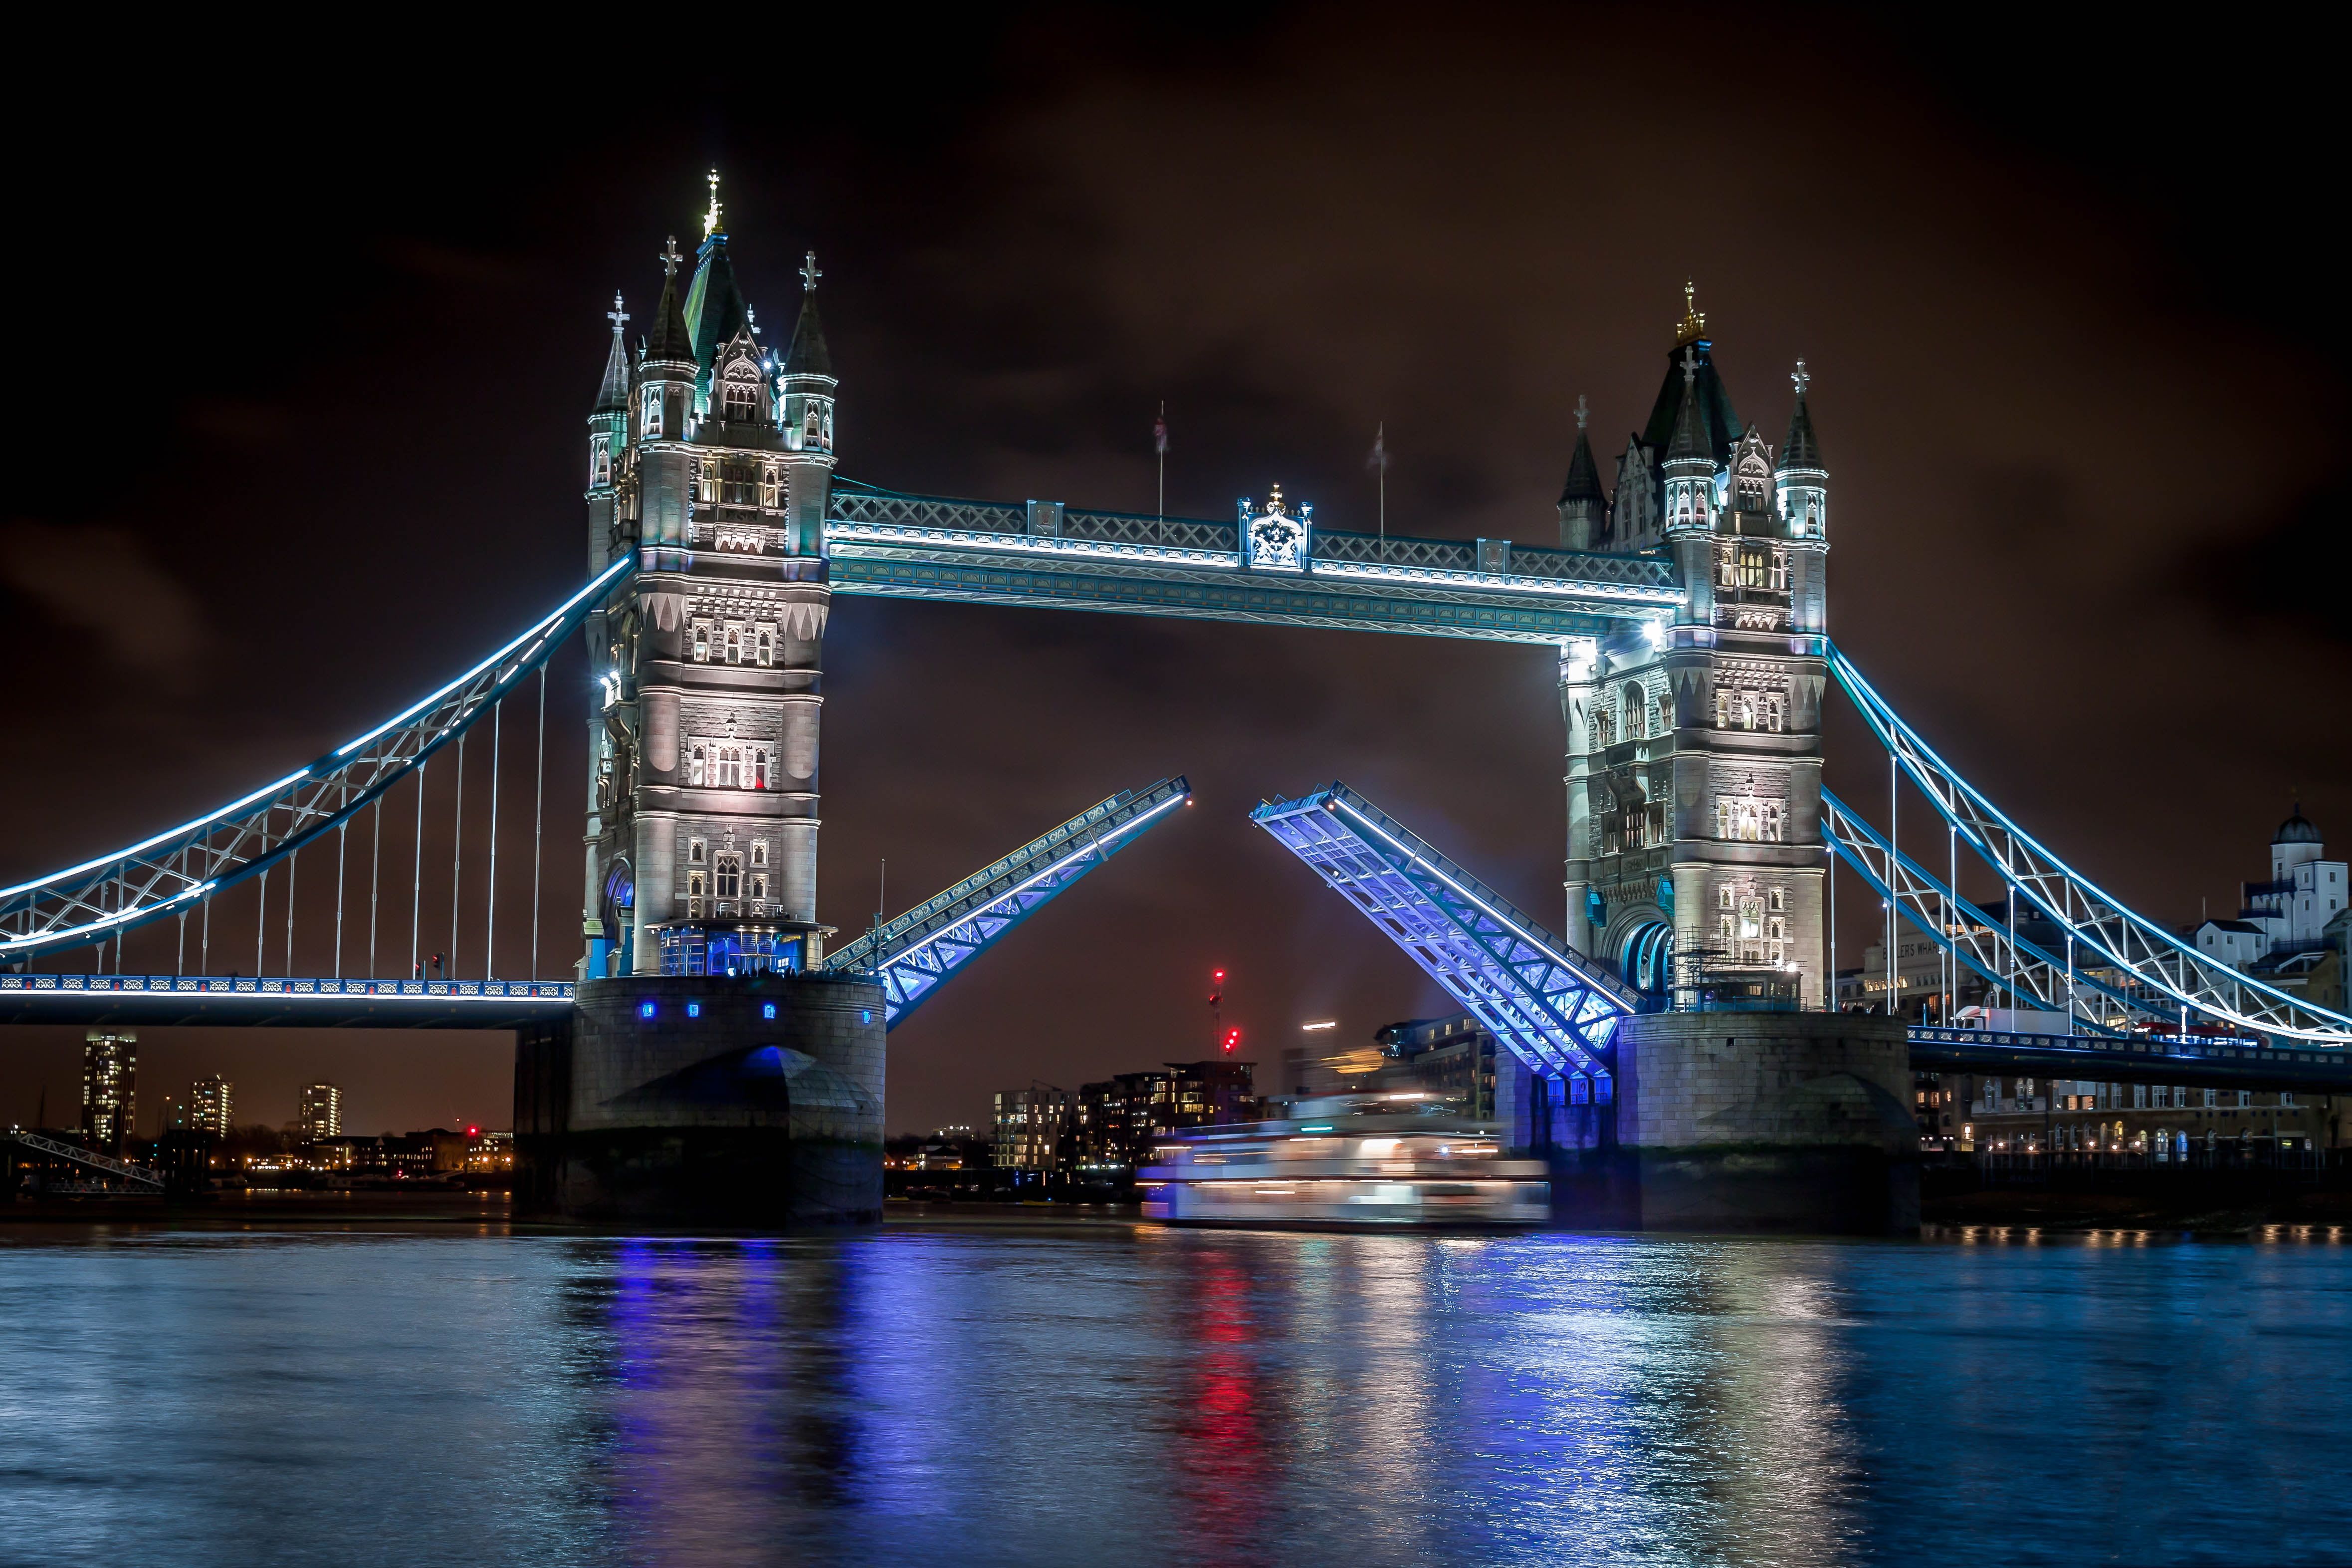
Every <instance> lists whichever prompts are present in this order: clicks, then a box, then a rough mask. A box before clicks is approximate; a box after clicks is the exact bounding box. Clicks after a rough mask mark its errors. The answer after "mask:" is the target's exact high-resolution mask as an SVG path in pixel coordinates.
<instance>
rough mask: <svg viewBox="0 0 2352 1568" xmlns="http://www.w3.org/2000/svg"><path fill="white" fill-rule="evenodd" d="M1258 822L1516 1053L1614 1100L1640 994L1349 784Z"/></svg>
mask: <svg viewBox="0 0 2352 1568" xmlns="http://www.w3.org/2000/svg"><path fill="white" fill-rule="evenodd" d="M1250 820H1251V821H1253V822H1255V823H1256V824H1257V825H1258V826H1261V827H1263V828H1265V830H1266V832H1267V833H1269V834H1271V835H1272V836H1273V837H1274V838H1275V840H1276V842H1277V843H1279V844H1281V845H1282V847H1284V848H1286V849H1288V850H1289V851H1290V852H1291V853H1292V854H1294V855H1296V856H1297V857H1298V858H1299V859H1301V860H1303V861H1305V862H1306V863H1307V866H1308V868H1311V869H1312V870H1313V871H1314V872H1315V873H1316V874H1317V875H1318V876H1319V877H1321V878H1322V879H1323V880H1324V882H1325V884H1326V885H1327V886H1328V887H1329V888H1331V889H1332V890H1333V891H1335V892H1337V893H1339V895H1340V896H1341V897H1342V898H1345V899H1346V900H1348V901H1349V902H1350V903H1352V904H1354V905H1355V906H1356V907H1357V908H1358V909H1359V910H1362V911H1363V913H1364V914H1365V916H1366V917H1367V918H1369V919H1370V921H1371V922H1372V924H1373V925H1374V926H1376V927H1378V928H1379V929H1380V931H1381V932H1382V934H1384V935H1386V936H1387V937H1388V938H1389V939H1390V940H1391V941H1392V942H1395V943H1396V944H1397V945H1398V946H1399V947H1401V948H1402V949H1403V950H1404V952H1405V953H1406V955H1407V956H1409V957H1410V958H1412V961H1413V962H1414V963H1416V964H1418V965H1420V966H1421V968H1422V970H1423V972H1424V973H1427V974H1428V975H1429V977H1430V978H1431V979H1433V980H1434V981H1436V982H1437V983H1438V984H1440V985H1442V986H1444V988H1445V990H1446V992H1447V994H1450V995H1452V996H1453V997H1454V1000H1455V1001H1457V1002H1459V1003H1461V1004H1462V1005H1463V1006H1464V1007H1465V1009H1467V1010H1468V1011H1469V1012H1470V1014H1471V1015H1472V1016H1475V1017H1476V1018H1477V1020H1478V1021H1479V1022H1480V1023H1481V1024H1483V1025H1485V1026H1486V1028H1487V1029H1488V1030H1489V1031H1490V1032H1491V1033H1492V1034H1493V1035H1494V1036H1495V1037H1496V1039H1497V1040H1500V1041H1501V1042H1502V1043H1503V1044H1504V1046H1505V1047H1507V1048H1508V1049H1509V1050H1510V1051H1511V1053H1512V1054H1513V1055H1514V1056H1516V1057H1517V1058H1519V1059H1520V1060H1521V1061H1522V1062H1525V1063H1526V1064H1527V1065H1528V1068H1531V1069H1533V1070H1534V1071H1536V1072H1538V1073H1540V1074H1542V1075H1543V1076H1544V1077H1546V1078H1548V1079H1566V1080H1568V1081H1569V1083H1570V1087H1571V1089H1572V1091H1574V1092H1572V1093H1571V1095H1570V1100H1572V1101H1573V1100H1580V1099H1582V1098H1584V1095H1585V1092H1586V1091H1587V1090H1589V1091H1590V1094H1591V1098H1592V1099H1594V1100H1606V1099H1608V1098H1610V1095H1611V1088H1610V1080H1611V1075H1612V1071H1613V1064H1614V1061H1615V1059H1616V1058H1615V1047H1614V1039H1615V1033H1616V1028H1617V1025H1618V1022H1619V1021H1620V1020H1621V1019H1622V1018H1625V1017H1627V1016H1630V1015H1632V1014H1633V1012H1634V1011H1636V1008H1637V1004H1638V998H1637V997H1636V996H1635V994H1633V992H1632V991H1631V990H1629V989H1628V988H1627V987H1626V986H1625V985H1624V984H1623V983H1622V982H1621V981H1619V980H1617V979H1616V978H1615V977H1614V976H1612V975H1610V974H1607V973H1603V972H1602V971H1601V969H1600V968H1599V967H1598V966H1597V965H1594V964H1592V963H1591V961H1590V960H1587V959H1585V958H1583V957H1581V956H1580V955H1578V954H1575V953H1572V952H1570V951H1569V949H1568V944H1567V943H1566V942H1562V941H1560V940H1559V938H1558V937H1556V936H1554V935H1552V934H1551V933H1550V932H1549V931H1545V930H1544V929H1543V928H1542V927H1540V926H1538V925H1537V924H1536V923H1535V922H1534V921H1531V920H1529V919H1528V917H1527V916H1526V915H1525V914H1523V913H1521V912H1520V911H1519V910H1517V909H1515V908H1513V907H1512V906H1511V904H1510V902H1509V901H1508V900H1506V899H1504V898H1503V897H1502V896H1501V895H1500V894H1498V893H1496V891H1495V890H1494V889H1491V888H1489V887H1487V886H1486V884H1485V883H1483V882H1481V881H1480V880H1479V879H1476V878H1475V877H1473V876H1471V875H1470V874H1469V873H1468V872H1467V871H1465V870H1464V869H1463V868H1461V867H1460V866H1458V865H1456V864H1454V862H1453V861H1452V860H1449V859H1447V858H1445V857H1444V855H1441V854H1439V853H1438V852H1437V851H1436V850H1435V849H1434V848H1433V847H1431V846H1430V845H1429V844H1428V843H1427V842H1426V841H1424V840H1423V839H1422V838H1420V837H1417V836H1416V835H1414V834H1413V833H1412V831H1411V830H1410V829H1408V828H1406V827H1405V826H1403V825H1402V824H1401V823H1399V822H1397V821H1396V820H1395V819H1394V818H1393V817H1391V816H1388V814H1387V813H1385V812H1383V811H1381V809H1380V808H1379V807H1378V806H1376V805H1372V803H1371V802H1370V801H1368V800H1366V799H1365V798H1364V797H1363V796H1361V795H1358V794H1357V793H1356V792H1355V791H1353V790H1351V789H1349V787H1348V786H1347V785H1345V784H1332V785H1330V786H1329V787H1328V788H1327V789H1322V790H1318V791H1316V792H1315V793H1314V794H1312V795H1305V796H1302V797H1300V798H1299V799H1297V800H1281V801H1273V802H1269V803H1268V804H1266V805H1261V806H1259V807H1258V808H1257V810H1255V811H1254V812H1252V813H1251V814H1250Z"/></svg>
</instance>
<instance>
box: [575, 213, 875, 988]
mask: <svg viewBox="0 0 2352 1568" xmlns="http://www.w3.org/2000/svg"><path fill="white" fill-rule="evenodd" d="M718 189H719V186H718V175H717V174H712V175H711V197H710V207H709V213H708V214H707V215H706V216H705V217H704V219H703V234H702V243H701V246H700V247H699V248H698V250H697V251H696V252H695V253H694V271H693V275H692V277H691V278H690V279H682V278H680V277H679V276H678V273H679V268H680V267H681V265H682V264H683V263H684V262H685V261H686V260H687V258H686V257H685V256H683V255H681V254H679V252H678V249H677V242H676V241H675V240H672V241H671V242H670V244H669V245H668V246H667V247H665V254H664V257H663V263H664V269H665V274H666V275H665V277H664V279H663V283H662V291H661V299H660V300H659V302H658V303H657V304H656V306H655V307H654V311H653V321H652V322H651V330H650V331H649V332H648V333H647V334H646V336H644V337H643V338H641V339H639V340H638V341H637V342H635V344H632V343H631V342H629V340H628V338H627V336H626V335H625V331H624V327H625V323H626V322H627V321H628V320H629V317H628V314H627V312H626V311H625V310H622V309H621V308H620V301H619V300H618V299H617V298H616V299H615V300H614V310H612V312H611V320H612V323H613V336H612V342H611V345H610V352H609V353H608V354H607V355H606V359H605V366H604V379H603V382H602V384H601V385H600V386H599V388H598V391H597V395H596V400H595V405H594V407H593V411H592V412H591V414H590V415H589V418H588V453H587V458H588V472H587V481H588V489H587V499H588V541H587V542H588V559H589V563H590V565H591V567H592V569H593V570H597V571H602V570H604V568H605V567H607V566H608V565H610V564H611V563H614V562H616V561H620V560H623V559H625V558H627V557H630V556H633V555H634V556H636V557H637V558H638V560H639V562H640V566H639V570H638V572H637V574H636V577H635V581H634V582H632V583H631V584H629V585H628V586H627V587H625V589H624V590H623V591H622V592H621V593H620V594H619V595H616V596H615V597H614V600H613V601H612V603H611V604H610V605H607V606H606V607H604V609H602V610H600V611H598V612H597V613H596V614H595V615H594V616H592V617H591V618H590V621H589V626H588V629H587V642H588V646H589V647H590V648H591V649H592V650H593V653H592V657H593V663H594V677H595V679H596V680H597V681H598V682H599V683H600V685H601V686H602V688H603V690H604V697H603V700H602V703H601V704H600V706H599V710H598V711H597V712H595V713H593V715H592V716H591V717H590V720H589V723H588V743H589V756H590V768H591V773H592V781H591V782H592V788H593V806H592V808H591V811H590V814H589V818H588V866H587V871H588V889H587V907H586V909H585V910H584V911H583V914H584V917H585V926H586V931H587V933H588V938H589V951H588V954H587V956H586V958H585V959H584V960H583V966H582V973H584V974H586V975H589V976H593V977H601V976H604V975H606V974H703V973H738V972H749V971H755V970H762V969H776V968H790V969H800V968H805V967H809V966H812V965H814V963H816V962H818V960H819V959H820V957H821V950H822V944H823V940H824V935H825V931H824V928H822V927H820V926H819V925H818V924H817V923H816V849H817V826H818V810H817V806H818V795H817V721H818V714H819V706H820V703H821V701H822V699H821V698H820V697H819V695H818V689H817V688H818V680H819V673H820V669H819V667H820V665H821V663H822V660H821V657H820V650H821V644H822V642H823V639H824V626H825V617H826V615H827V612H828V608H829V605H830V596H831V593H832V590H831V588H830V587H829V586H828V585H827V580H826V572H825V567H826V563H825V561H824V516H825V502H826V496H827V494H828V491H829V487H830V485H831V482H832V473H833V464H834V393H835V385H836V383H835V378H834V374H833V364H832V359H831V356H830V355H829V353H827V351H826V348H825V342H824V331H823V329H822V328H821V327H820V325H819V324H818V321H817V312H816V284H817V279H819V278H820V277H821V276H822V274H821V273H820V272H819V271H818V270H817V267H816V258H814V256H811V257H809V258H807V259H806V261H805V262H804V263H803V267H802V268H801V279H802V284H803V293H802V298H801V310H800V317H799V320H798V322H797V323H796V324H795V326H794V327H793V333H792V339H791V342H790V344H789V346H787V347H786V348H785V349H784V350H783V352H782V353H781V354H780V353H776V352H775V351H774V350H773V349H772V348H771V347H770V346H769V345H767V344H765V343H762V342H761V341H760V337H759V328H758V326H757V324H756V322H755V321H754V318H753V315H752V311H751V307H750V305H749V304H748V303H747V302H746V300H744V298H743V294H742V291H741V289H740V288H739V287H738V286H737V282H736V277H735V267H734V259H733V257H732V254H731V252H730V249H729V244H728V234H727V226H726V223H725V221H724V216H723V213H722V211H721V208H720V205H719V195H718Z"/></svg>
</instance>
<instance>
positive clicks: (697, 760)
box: [686, 746, 710, 844]
mask: <svg viewBox="0 0 2352 1568" xmlns="http://www.w3.org/2000/svg"><path fill="white" fill-rule="evenodd" d="M709 776H710V753H709V751H708V750H706V749H705V748H703V747H701V746H697V747H695V748H694V751H693V752H692V753H691V754H690V756H689V758H688V763H687V770H686V782H687V783H688V784H701V783H703V782H704V781H705V780H707V779H709ZM695 842H696V843H698V844H699V843H700V842H701V840H699V839H697V840H696V841H695Z"/></svg>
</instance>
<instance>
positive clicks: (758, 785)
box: [746, 746, 768, 789]
mask: <svg viewBox="0 0 2352 1568" xmlns="http://www.w3.org/2000/svg"><path fill="white" fill-rule="evenodd" d="M746 782H747V783H749V784H751V787H752V788H753V789H765V788H767V787H768V748H767V747H765V746H754V747H752V748H751V778H750V779H749V780H747V781H746Z"/></svg>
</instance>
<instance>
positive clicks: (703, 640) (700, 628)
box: [694, 621, 710, 664]
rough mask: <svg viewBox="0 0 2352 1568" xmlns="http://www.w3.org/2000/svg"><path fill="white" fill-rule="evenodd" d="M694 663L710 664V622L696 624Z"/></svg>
mask: <svg viewBox="0 0 2352 1568" xmlns="http://www.w3.org/2000/svg"><path fill="white" fill-rule="evenodd" d="M694 662H695V663H697V664H709V662H710V624H709V622H708V621H697V622H695V623H694Z"/></svg>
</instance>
